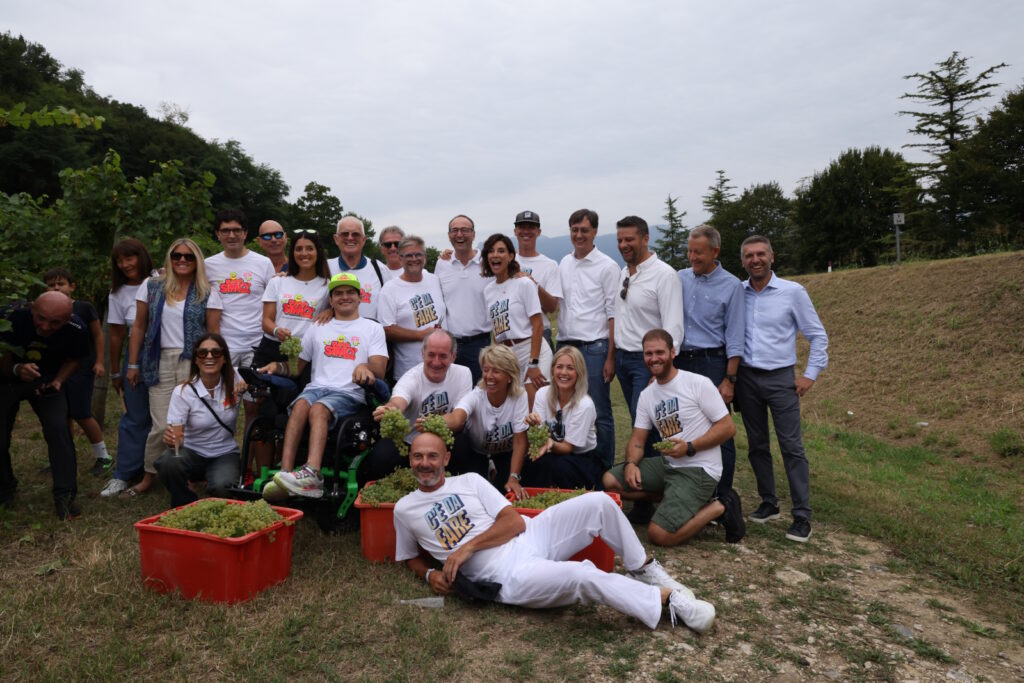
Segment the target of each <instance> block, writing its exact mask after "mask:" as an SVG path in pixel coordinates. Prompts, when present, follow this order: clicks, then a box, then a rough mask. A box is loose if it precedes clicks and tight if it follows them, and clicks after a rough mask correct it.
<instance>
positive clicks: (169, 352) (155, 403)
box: [145, 349, 192, 474]
mask: <svg viewBox="0 0 1024 683" xmlns="http://www.w3.org/2000/svg"><path fill="white" fill-rule="evenodd" d="M180 356H181V349H162V350H161V351H160V374H159V378H160V382H159V383H158V384H156V385H154V386H151V387H150V388H149V417H150V419H152V420H153V428H152V429H151V430H149V436H148V437H146V465H145V469H146V471H147V472H149V473H150V474H156V459H157V458H159V457H160V454H161V453H163V452H164V451H165V450H167V446H166V445H165V444H164V431H165V430H166V429H167V408H168V407H169V406H170V405H171V392H172V391H173V390H174V389H175V387H179V386H181V384H182V383H183V382H184V381H185V380H187V379H188V373H189V371H190V370H191V369H192V364H191V362H189V361H187V360H179V357H180Z"/></svg>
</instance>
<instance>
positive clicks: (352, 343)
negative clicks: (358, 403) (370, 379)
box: [299, 318, 388, 400]
mask: <svg viewBox="0 0 1024 683" xmlns="http://www.w3.org/2000/svg"><path fill="white" fill-rule="evenodd" d="M387 355H388V345H387V342H386V341H384V328H383V327H381V326H380V325H379V324H378V323H376V322H374V321H372V320H366V319H365V318H356V319H355V320H337V319H335V320H332V321H331V322H329V323H327V324H325V325H310V326H309V328H308V329H307V330H306V334H305V335H303V337H302V353H300V354H299V358H300V359H302V360H304V361H307V362H309V363H312V364H313V368H312V379H311V380H310V383H309V384H308V385H307V387H308V388H315V389H331V390H332V391H337V392H339V393H342V394H347V395H349V396H353V397H355V398H357V399H360V400H361V399H362V397H363V388H362V387H360V386H359V385H358V384H356V383H355V382H353V381H352V371H353V370H355V369H356V366H357V365H360V364H362V363H366V362H367V361H369V359H370V356H384V357H387Z"/></svg>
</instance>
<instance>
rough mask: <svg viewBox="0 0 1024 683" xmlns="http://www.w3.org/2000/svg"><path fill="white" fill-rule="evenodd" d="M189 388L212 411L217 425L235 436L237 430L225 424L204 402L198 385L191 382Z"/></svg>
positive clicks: (211, 413)
mask: <svg viewBox="0 0 1024 683" xmlns="http://www.w3.org/2000/svg"><path fill="white" fill-rule="evenodd" d="M189 386H190V387H191V388H192V393H193V394H195V395H196V398H198V399H199V402H200V403H202V404H203V406H205V407H206V409H207V410H209V411H210V415H213V419H214V420H216V421H217V424H219V425H220V426H221V427H223V428H224V429H226V430H228V434H230V435H231V436H234V435H235V430H234V429H232V428H231V427H228V426H227V425H226V424H224V421H223V420H221V419H220V416H219V415H217V413H216V412H214V410H213V408H211V407H210V404H209V403H207V402H206V401H204V400H203V398H202V397H201V396H200V395H199V391H198V390H197V389H196V385H195V384H192V383H191V382H189Z"/></svg>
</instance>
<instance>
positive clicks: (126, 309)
mask: <svg viewBox="0 0 1024 683" xmlns="http://www.w3.org/2000/svg"><path fill="white" fill-rule="evenodd" d="M138 291H139V285H121V287H120V288H119V289H118V290H117V291H116V292H111V293H110V295H109V296H108V297H107V324H108V325H124V326H125V327H131V326H132V323H134V322H135V312H136V311H137V310H138V307H137V306H136V303H135V301H136V299H135V297H136V293H137V292H138Z"/></svg>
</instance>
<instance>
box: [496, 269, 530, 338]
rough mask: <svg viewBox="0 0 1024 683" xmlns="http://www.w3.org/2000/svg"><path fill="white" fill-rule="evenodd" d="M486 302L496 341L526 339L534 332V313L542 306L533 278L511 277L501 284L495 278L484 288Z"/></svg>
mask: <svg viewBox="0 0 1024 683" xmlns="http://www.w3.org/2000/svg"><path fill="white" fill-rule="evenodd" d="M484 304H485V305H486V306H487V317H488V318H489V319H490V321H491V329H492V331H493V332H494V339H495V341H505V340H506V339H508V340H510V341H511V340H513V339H524V338H527V337H530V336H531V335H533V326H532V325H531V324H530V317H531V316H533V315H536V314H538V313H540V314H541V317H542V318H543V317H544V315H543V313H542V312H541V310H540V297H539V296H538V295H537V285H535V284H534V283H533V282H532V281H531V280H530V279H529V278H525V277H510V278H509V279H507V280H505V281H504V282H502V283H501V284H498V281H497V280H491V281H490V282H488V283H487V286H486V287H485V288H484Z"/></svg>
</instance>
